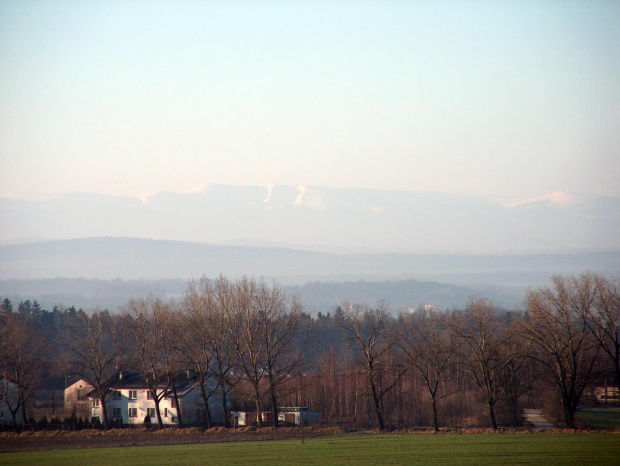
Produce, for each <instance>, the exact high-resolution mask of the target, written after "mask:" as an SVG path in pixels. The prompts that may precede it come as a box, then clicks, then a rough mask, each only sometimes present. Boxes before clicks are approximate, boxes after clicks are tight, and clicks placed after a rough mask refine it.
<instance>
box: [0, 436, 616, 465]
mask: <svg viewBox="0 0 620 466" xmlns="http://www.w3.org/2000/svg"><path fill="white" fill-rule="evenodd" d="M267 463H271V464H304V463H305V464H411V463H420V464H451V465H452V464H562V465H566V464H579V465H582V464H598V465H613V464H619V465H620V434H611V433H606V434H600V433H596V434H594V433H592V434H590V433H587V434H586V433H574V434H573V433H536V434H481V435H403V434H397V435H396V434H384V435H381V434H359V433H358V434H345V435H334V436H325V437H317V438H311V439H306V442H305V444H304V445H301V443H300V442H299V440H271V441H262V442H255V441H251V442H250V441H248V442H244V441H241V442H227V443H203V444H192V445H158V446H147V447H120V448H94V449H83V450H52V451H32V452H22V453H0V464H11V465H17V464H40V465H48V464H50V465H54V464H58V465H71V464H76V465H77V464H79V465H90V464H97V465H107V464H112V465H117V466H118V465H123V464H131V465H141V464H144V465H153V464H179V465H190V464H267Z"/></svg>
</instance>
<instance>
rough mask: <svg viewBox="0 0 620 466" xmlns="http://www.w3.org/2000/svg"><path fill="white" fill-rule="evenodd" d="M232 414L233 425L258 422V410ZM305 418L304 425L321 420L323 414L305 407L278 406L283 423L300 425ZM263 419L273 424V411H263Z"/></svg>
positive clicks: (265, 422)
mask: <svg viewBox="0 0 620 466" xmlns="http://www.w3.org/2000/svg"><path fill="white" fill-rule="evenodd" d="M230 414H231V417H232V422H231V424H232V426H233V427H245V426H252V425H256V424H258V416H257V415H256V411H234V412H232V413H230ZM302 419H303V423H304V425H308V424H314V423H317V422H319V421H320V419H321V414H320V413H318V412H315V411H308V408H305V407H282V408H278V422H279V423H281V424H283V425H289V426H299V425H301V422H302ZM262 421H263V424H264V425H271V424H273V412H272V411H263V412H262Z"/></svg>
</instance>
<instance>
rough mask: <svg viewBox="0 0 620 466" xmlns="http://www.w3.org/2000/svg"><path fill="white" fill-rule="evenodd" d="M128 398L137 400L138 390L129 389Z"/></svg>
mask: <svg viewBox="0 0 620 466" xmlns="http://www.w3.org/2000/svg"><path fill="white" fill-rule="evenodd" d="M129 399H130V400H137V399H138V390H129Z"/></svg>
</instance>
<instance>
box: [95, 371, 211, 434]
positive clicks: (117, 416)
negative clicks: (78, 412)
mask: <svg viewBox="0 0 620 466" xmlns="http://www.w3.org/2000/svg"><path fill="white" fill-rule="evenodd" d="M163 390H164V389H163V388H162V391H163ZM159 394H160V395H161V394H162V392H161V391H160V392H159ZM87 396H88V398H89V399H90V404H91V415H92V417H97V418H99V419H100V420H102V419H103V410H102V409H101V405H100V403H101V402H100V400H99V399H98V397H97V395H96V393H94V392H90V393H89V394H88V395H87ZM177 397H178V400H179V406H177V405H176V403H175V398H174V395H173V393H172V391H168V392H166V393H165V394H164V397H163V398H162V399H161V401H160V402H159V412H160V414H161V420H162V423H163V424H165V425H178V423H179V410H180V412H181V415H182V419H183V424H184V425H201V424H204V421H205V418H206V412H205V408H204V403H203V400H202V396H201V394H200V387H199V386H198V384H197V383H196V381H195V380H192V379H189V380H188V379H186V380H185V381H183V382H181V383H180V384H179V386H178V388H177ZM214 398H215V397H214ZM212 401H213V405H211V402H212ZM209 402H210V405H209V406H210V411H211V418H212V420H213V422H215V423H218V422H221V421H222V408H221V403H219V404H218V403H217V399H213V400H209ZM155 410H156V407H155V401H154V400H153V397H152V395H151V391H150V390H149V388H148V385H147V384H146V382H145V381H144V378H142V377H141V376H140V375H128V376H125V377H122V378H120V379H119V380H118V381H117V382H116V383H114V384H113V386H112V392H111V393H110V395H109V396H108V399H107V400H106V411H107V414H108V419H109V420H110V421H111V422H113V423H115V422H116V423H120V424H144V421H145V418H147V417H148V418H149V419H150V421H151V423H152V424H153V425H156V424H157V413H156V411H155Z"/></svg>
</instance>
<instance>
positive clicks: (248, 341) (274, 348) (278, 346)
mask: <svg viewBox="0 0 620 466" xmlns="http://www.w3.org/2000/svg"><path fill="white" fill-rule="evenodd" d="M233 289H234V291H233V296H232V303H230V307H229V308H228V310H227V318H228V323H229V325H228V329H229V332H230V337H231V342H232V347H233V350H234V352H235V355H236V359H237V361H238V367H239V368H240V370H241V371H242V372H243V374H244V376H245V380H246V381H247V383H249V385H250V386H251V388H252V398H253V400H254V404H255V406H256V411H257V417H258V419H257V421H258V425H259V426H261V427H262V425H263V420H262V416H261V413H262V411H263V398H264V397H265V396H268V397H269V399H270V402H271V407H272V409H273V416H274V425H275V426H276V427H277V425H278V421H277V416H278V403H277V391H278V387H279V386H281V385H282V384H283V383H284V382H285V381H286V379H287V377H288V376H289V375H290V374H292V373H293V372H294V370H295V368H296V367H298V365H299V363H300V362H301V360H302V356H303V353H304V348H305V345H306V342H307V338H305V337H302V338H301V342H300V341H296V340H295V339H296V338H297V337H298V336H299V334H300V322H301V307H300V305H299V303H298V302H297V301H296V300H295V299H292V300H290V299H289V298H288V297H287V296H286V294H285V293H284V292H283V291H282V290H281V289H280V287H278V286H277V285H276V284H275V283H274V284H272V285H271V286H269V285H267V283H265V282H264V281H263V280H260V281H256V280H254V279H249V278H247V277H244V278H243V279H241V280H238V281H237V282H235V283H234V286H233Z"/></svg>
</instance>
